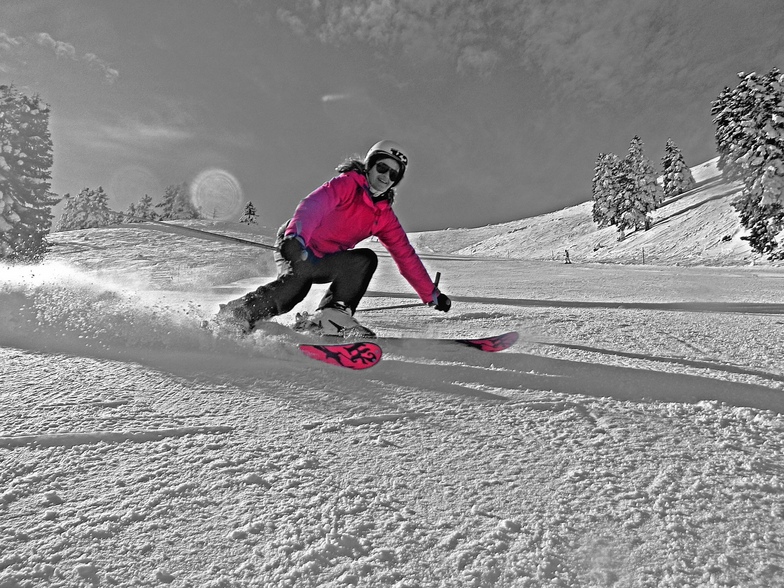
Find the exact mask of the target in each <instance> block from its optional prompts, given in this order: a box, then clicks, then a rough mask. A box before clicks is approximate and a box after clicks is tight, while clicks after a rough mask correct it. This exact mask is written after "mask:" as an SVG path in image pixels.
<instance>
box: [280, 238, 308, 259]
mask: <svg viewBox="0 0 784 588" xmlns="http://www.w3.org/2000/svg"><path fill="white" fill-rule="evenodd" d="M280 254H281V255H282V256H283V259H285V260H286V261H288V262H291V263H299V262H300V261H305V260H307V259H308V256H309V252H308V248H307V247H306V246H305V242H304V241H303V240H302V237H300V236H298V235H291V236H289V237H286V238H285V239H283V242H282V243H281V244H280Z"/></svg>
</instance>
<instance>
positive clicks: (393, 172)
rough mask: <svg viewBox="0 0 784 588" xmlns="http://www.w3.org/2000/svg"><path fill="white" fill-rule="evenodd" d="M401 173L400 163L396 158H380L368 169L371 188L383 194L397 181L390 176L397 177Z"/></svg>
mask: <svg viewBox="0 0 784 588" xmlns="http://www.w3.org/2000/svg"><path fill="white" fill-rule="evenodd" d="M399 174H400V165H398V163H397V161H395V160H394V159H379V160H378V161H377V162H376V163H375V165H373V167H371V168H370V169H369V170H368V184H370V187H371V189H372V190H373V191H374V192H376V193H378V194H381V193H383V192H386V191H387V190H389V189H390V188H391V187H392V185H393V184H394V183H395V182H394V180H393V179H392V178H391V177H390V176H394V177H395V178H396V179H397V177H398V175H399Z"/></svg>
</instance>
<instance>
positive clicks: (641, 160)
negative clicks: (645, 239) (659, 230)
mask: <svg viewBox="0 0 784 588" xmlns="http://www.w3.org/2000/svg"><path fill="white" fill-rule="evenodd" d="M593 190H594V205H593V219H594V221H595V222H596V223H597V224H598V225H599V226H600V227H606V226H611V225H614V226H616V227H618V232H619V233H620V236H619V238H618V240H619V241H622V240H623V239H624V238H625V235H626V231H627V230H628V229H643V228H644V229H646V230H647V229H648V228H650V222H651V221H650V216H649V214H650V213H651V212H652V211H654V210H656V208H658V207H659V206H660V205H661V202H662V200H663V194H662V190H661V187H660V186H659V185H658V184H657V183H656V172H655V171H654V169H653V165H652V164H651V162H650V161H649V160H648V159H646V158H645V156H644V154H643V145H642V141H641V140H640V138H639V137H634V138H633V139H632V141H631V144H630V146H629V153H628V154H627V156H626V157H624V158H623V159H619V158H618V156H617V155H614V154H604V153H603V154H601V155H600V156H599V160H598V161H597V164H596V171H595V174H594V180H593Z"/></svg>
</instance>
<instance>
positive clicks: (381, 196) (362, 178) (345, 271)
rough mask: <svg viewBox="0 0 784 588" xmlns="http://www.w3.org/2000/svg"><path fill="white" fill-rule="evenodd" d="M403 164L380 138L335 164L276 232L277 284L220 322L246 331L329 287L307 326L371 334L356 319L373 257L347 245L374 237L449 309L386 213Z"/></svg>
mask: <svg viewBox="0 0 784 588" xmlns="http://www.w3.org/2000/svg"><path fill="white" fill-rule="evenodd" d="M407 166H408V157H407V156H406V154H405V152H404V151H403V149H402V148H401V147H400V146H399V145H398V144H397V143H394V142H392V141H386V140H385V141H380V142H378V143H376V144H375V145H373V147H371V148H370V150H369V151H368V152H367V155H366V156H365V158H364V159H361V158H360V156H354V157H350V158H349V159H347V160H345V161H344V162H343V163H342V164H340V165H339V166H338V168H337V171H338V172H340V173H339V175H338V176H336V177H334V178H332V179H331V180H330V181H328V182H327V183H325V184H324V185H322V186H321V187H319V188H317V189H316V190H315V191H313V192H312V193H311V194H309V195H308V196H307V197H306V198H305V199H304V200H302V201H301V202H300V203H299V206H297V209H296V211H295V212H294V216H293V218H291V219H290V220H289V221H287V222H286V223H284V224H283V226H282V227H281V228H280V229H279V231H278V238H277V241H276V243H275V244H276V246H277V247H278V252H276V254H275V262H276V264H277V266H278V277H277V279H276V280H275V281H273V282H270V283H269V284H265V285H263V286H260V287H259V288H258V289H256V290H255V291H253V292H248V293H247V294H245V295H244V296H242V297H240V298H237V299H236V300H232V301H231V302H229V303H227V304H225V305H221V309H220V311H219V312H218V320H219V321H226V322H230V323H232V324H235V325H238V326H239V327H240V328H241V329H242V330H243V331H244V332H246V333H247V332H250V331H252V330H253V328H254V326H255V325H256V323H257V322H258V321H261V320H265V319H269V318H271V317H273V316H277V315H280V314H285V313H287V312H289V311H290V310H291V309H292V308H294V307H295V306H296V305H297V304H299V303H300V302H301V301H302V300H303V299H304V298H305V296H306V295H307V294H308V292H309V291H310V288H311V286H312V285H313V284H314V283H315V284H330V286H329V288H328V289H327V291H326V293H325V294H324V297H323V298H322V300H321V302H320V303H319V305H318V309H317V311H316V313H315V315H313V317H312V319H311V321H310V324H309V326H310V327H312V328H315V329H316V330H318V331H320V332H321V333H322V334H325V335H339V336H365V337H372V336H374V333H373V332H372V331H371V330H370V329H368V328H367V327H365V326H363V325H361V324H360V323H359V322H358V321H357V320H356V319H355V318H354V313H355V312H356V310H357V306H358V305H359V302H360V300H361V299H362V297H363V296H364V295H365V292H366V291H367V288H368V285H369V284H370V279H371V278H372V277H373V273H374V272H375V271H376V267H377V265H378V258H377V256H376V254H375V252H373V251H372V250H371V249H364V248H362V249H353V247H354V246H356V244H357V243H359V242H360V241H362V240H364V239H366V238H368V237H370V236H372V235H374V236H376V237H378V240H379V241H380V242H381V244H382V245H384V247H385V248H386V249H387V250H388V251H389V253H390V254H391V255H392V258H393V259H394V261H395V263H396V264H397V267H398V270H399V271H400V273H401V275H402V276H403V277H404V278H405V279H406V280H407V281H408V282H409V283H410V284H411V286H412V287H413V289H414V290H415V291H416V293H417V294H418V295H419V297H420V299H421V300H422V301H423V302H424V303H426V304H429V305H430V306H432V307H434V308H435V309H436V310H439V311H442V312H448V311H449V309H450V307H451V304H452V303H451V301H450V299H449V297H448V296H447V295H446V294H443V293H442V292H440V291H439V290H438V288H437V287H436V285H435V284H434V283H433V280H432V279H431V278H430V276H429V274H428V273H427V270H426V269H425V266H424V265H423V264H422V261H421V259H420V258H419V256H418V255H417V253H416V251H414V248H413V247H412V246H411V243H410V242H409V240H408V236H407V235H406V232H405V231H404V230H403V227H402V226H401V225H400V221H399V220H398V218H397V216H396V215H395V213H394V211H393V210H392V202H393V201H394V197H395V186H397V185H398V184H399V183H400V180H402V179H403V176H404V174H405V172H406V167H407Z"/></svg>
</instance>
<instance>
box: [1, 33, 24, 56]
mask: <svg viewBox="0 0 784 588" xmlns="http://www.w3.org/2000/svg"><path fill="white" fill-rule="evenodd" d="M24 43H25V39H24V37H17V38H14V37H9V36H8V35H7V34H6V33H5V32H3V31H0V50H2V51H14V50H16V49H19V48H20V47H21V46H22V45H24Z"/></svg>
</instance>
